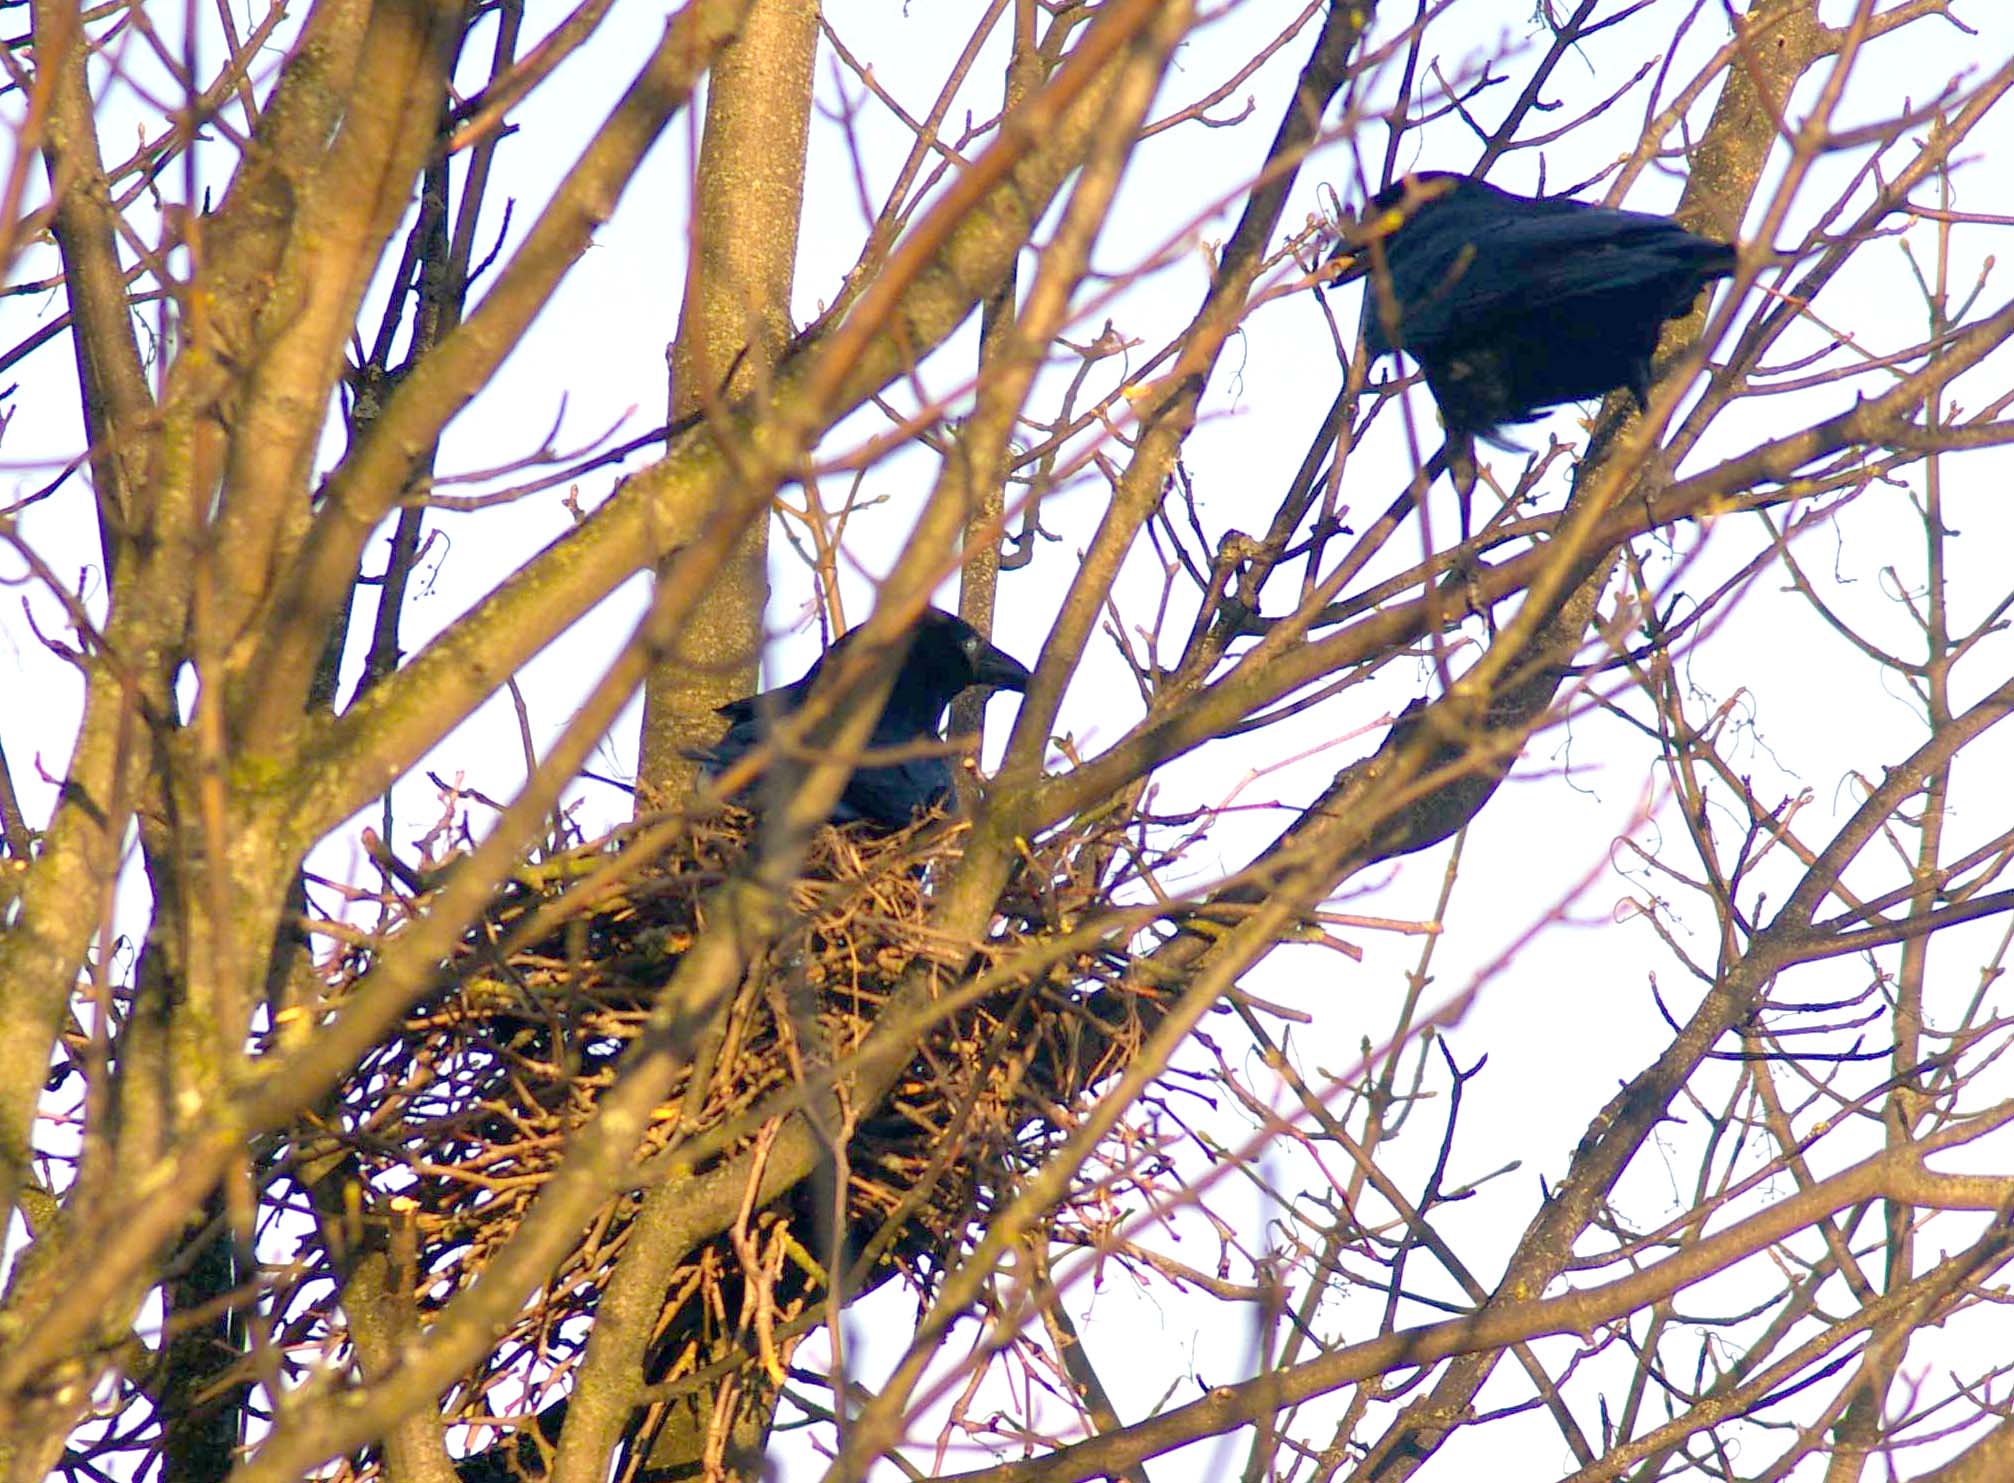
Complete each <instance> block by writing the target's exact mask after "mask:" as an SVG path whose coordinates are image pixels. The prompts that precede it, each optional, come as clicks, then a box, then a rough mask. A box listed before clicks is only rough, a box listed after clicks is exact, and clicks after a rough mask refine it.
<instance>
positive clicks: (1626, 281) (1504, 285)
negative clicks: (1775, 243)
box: [1369, 203, 1733, 353]
mask: <svg viewBox="0 0 2014 1483" xmlns="http://www.w3.org/2000/svg"><path fill="white" fill-rule="evenodd" d="M1562 204H1565V203H1562ZM1390 261H1391V278H1392V292H1393V295H1394V297H1395V298H1396V299H1397V301H1398V305H1399V339H1400V344H1401V346H1402V347H1404V348H1407V349H1413V348H1419V347H1426V348H1431V347H1432V346H1434V345H1436V344H1440V343H1447V342H1450V341H1456V340H1459V339H1462V338H1465V337H1471V336H1474V335H1476V334H1478V333H1479V332H1485V331H1486V330H1487V328H1488V326H1489V325H1491V324H1492V323H1494V322H1498V321H1501V320H1504V319H1508V318H1518V317H1530V316H1533V315H1540V314H1545V313H1548V312H1557V311H1560V310H1563V309H1565V308H1566V306H1569V305H1572V304H1573V303H1575V302H1576V301H1583V300H1587V299H1590V298H1608V297H1612V296H1613V297H1626V296H1629V295H1632V294H1645V293H1649V294H1657V295H1663V294H1665V293H1667V292H1668V291H1669V290H1670V287H1671V285H1673V284H1674V283H1675V282H1685V283H1688V285H1689V286H1690V285H1696V283H1697V282H1699V281H1703V280H1704V279H1706V278H1710V277H1714V276H1717V275H1718V274H1720V273H1723V272H1726V271H1728V270H1729V269H1731V268H1732V266H1733V249H1732V248H1731V247H1729V246H1727V245H1726V244H1725V243H1721V242H1714V241H1711V240H1710V239H1708V238H1705V237H1699V236H1695V235H1694V234H1692V233H1690V232H1688V231H1686V230H1685V229H1684V228H1683V227H1680V226H1678V225H1677V224H1676V223H1674V222H1673V221H1671V220H1670V219H1669V218H1668V217H1662V216H1652V215H1649V214H1647V213H1643V212H1635V211H1605V210H1585V209H1583V210H1579V211H1557V212H1546V213H1544V214H1539V215H1529V216H1521V217H1505V216H1501V215H1497V216H1492V217H1488V218H1484V217H1482V216H1481V214H1479V213H1472V212H1466V211H1464V212H1459V213H1456V212H1448V213H1445V214H1443V215H1442V216H1439V217H1428V218H1425V219H1423V220H1421V221H1419V222H1417V223H1415V224H1414V226H1413V227H1412V228H1410V229H1409V230H1408V231H1407V233H1406V234H1405V235H1404V236H1402V237H1400V238H1398V239H1395V246H1394V248H1393V250H1392V252H1391V254H1390ZM1373 302H1374V301H1373ZM1664 307H1665V306H1664V305H1663V304H1662V303H1660V304H1659V305H1657V306H1656V308H1655V309H1654V310H1653V311H1652V312H1653V313H1654V315H1655V317H1657V318H1662V317H1663V313H1662V311H1663V309H1664ZM1369 331H1370V336H1371V340H1372V343H1373V348H1374V350H1376V351H1377V352H1378V353H1382V350H1383V349H1384V348H1389V347H1385V346H1384V344H1383V342H1384V336H1383V331H1382V325H1381V324H1380V323H1379V319H1378V316H1377V315H1376V314H1375V312H1373V314H1372V319H1371V322H1370V325H1369Z"/></svg>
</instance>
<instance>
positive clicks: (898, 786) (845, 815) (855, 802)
mask: <svg viewBox="0 0 2014 1483" xmlns="http://www.w3.org/2000/svg"><path fill="white" fill-rule="evenodd" d="M952 797H953V794H952V790H951V764H950V763H949V762H947V761H946V760H945V759H944V758H942V757H916V758H911V759H909V760H907V761H904V762H892V763H890V764H889V765H888V766H886V767H863V768H860V769H859V770H858V771H856V772H855V773H854V774H853V776H852V777H851V778H849V779H847V782H846V791H845V792H844V793H842V794H840V795H839V802H838V804H837V805H836V806H835V807H834V808H833V810H832V822H833V823H835V824H844V823H848V822H850V821H851V820H854V819H867V820H870V821H872V822H873V823H876V824H880V825H884V826H886V827H887V828H890V829H899V828H901V827H902V826H903V825H905V824H908V823H910V822H911V821H912V820H913V819H914V818H915V817H916V816H917V815H918V814H921V813H927V812H928V811H929V810H931V809H933V808H940V807H948V806H949V805H950V803H951V801H952Z"/></svg>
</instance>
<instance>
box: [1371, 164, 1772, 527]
mask: <svg viewBox="0 0 2014 1483" xmlns="http://www.w3.org/2000/svg"><path fill="white" fill-rule="evenodd" d="M1362 221H1363V227H1364V232H1365V233H1366V234H1368V235H1369V236H1371V237H1372V238H1373V240H1377V241H1381V242H1382V244H1383V256H1384V261H1385V267H1386V275H1385V280H1384V281H1383V282H1381V281H1380V280H1379V277H1378V275H1377V274H1376V273H1375V272H1372V274H1371V275H1370V281H1369V282H1368V283H1367V284H1366V285H1365V296H1364V340H1365V345H1366V348H1367V349H1368V351H1369V352H1370V354H1371V355H1372V356H1374V357H1375V356H1380V355H1389V354H1391V353H1392V352H1394V351H1399V350H1403V351H1405V352H1406V353H1407V354H1408V355H1410V356H1411V357H1412V358H1413V359H1414V360H1415V361H1417V362H1419V366H1420V370H1421V371H1422V372H1423V373H1424V374H1425V376H1426V380H1427V388H1428V390H1430V391H1431V392H1432V393H1433V396H1434V402H1435V404H1436V405H1437V406H1439V408H1440V412H1441V421H1442V423H1443V424H1444V425H1445V427H1446V429H1447V442H1448V473H1449V476H1450V477H1451V478H1452V479H1453V481H1454V484H1455V487H1456V489H1457V491H1458V492H1459V493H1460V494H1461V496H1462V536H1463V538H1464V539H1466V538H1467V537H1468V534H1469V531H1468V498H1469V495H1470V493H1471V492H1472V491H1473V490H1474V488H1475V448H1474V442H1473V440H1474V439H1475V438H1478V437H1479V438H1482V439H1484V440H1485V441H1489V442H1496V432H1497V429H1498V428H1499V427H1501V426H1502V425H1503V424H1505V423H1508V422H1529V421H1530V420H1531V419H1532V418H1534V417H1535V416H1537V415H1538V414H1539V413H1540V412H1541V411H1543V410H1544V409H1545V408H1547V407H1553V406H1557V405H1558V404H1560V403H1561V402H1578V401H1584V400H1586V399H1587V398H1589V397H1596V396H1601V395H1602V394H1604V393H1606V392H1609V391H1613V390H1615V389H1616V388H1618V387H1622V388H1626V389H1627V390H1628V391H1629V392H1630V394H1631V395H1633V396H1634V397H1635V398H1636V403H1637V406H1638V407H1639V408H1642V407H1644V406H1647V405H1648V404H1649V400H1650V362H1651V356H1652V355H1653V354H1654V353H1655V352H1656V350H1657V335H1658V330H1659V329H1660V328H1661V327H1662V326H1663V324H1664V322H1665V321H1666V320H1667V319H1675V318H1677V317H1678V316H1680V315H1683V314H1684V313H1686V312H1687V311H1688V310H1689V309H1691V307H1692V303H1693V300H1694V299H1695V298H1697V297H1698V295H1699V291H1700V289H1701V288H1703V287H1705V286H1706V285H1707V284H1708V283H1710V282H1712V281H1713V280H1714V279H1716V278H1725V277H1726V276H1727V275H1728V274H1730V273H1732V272H1733V271H1734V248H1733V246H1732V245H1731V244H1729V243H1726V242H1716V241H1714V240H1713V239H1712V238H1709V237H1701V236H1699V235H1697V234H1695V233H1693V232H1689V231H1687V230H1686V229H1685V228H1684V227H1682V226H1680V225H1679V224H1678V223H1677V222H1675V221H1673V220H1672V219H1671V218H1670V217H1668V216H1653V215H1650V214H1649V213H1646V212H1642V211H1617V210H1615V209H1613V208H1611V207H1608V206H1591V205H1589V204H1587V203H1586V202H1584V201H1574V200H1568V199H1565V198H1563V197H1555V198H1552V199H1546V198H1541V197H1531V196H1516V195H1512V194H1511V193H1510V192H1509V191H1505V190H1499V189H1498V188H1497V187H1496V186H1493V185H1488V184H1486V183H1484V182H1483V181H1480V180H1471V179H1469V178H1468V177H1467V176H1464V175H1452V174H1448V173H1446V172H1444V171H1426V172H1422V173H1420V174H1417V175H1408V176H1406V177H1405V178H1404V179H1402V180H1400V181H1398V182H1397V183H1396V184H1394V185H1392V186H1389V187H1387V188H1386V189H1385V190H1383V191H1380V192H1379V193H1378V194H1377V195H1376V196H1375V197H1374V198H1372V200H1371V203H1370V205H1369V206H1368V207H1367V208H1366V209H1365V212H1364V214H1363V218H1362ZM1344 251H1346V252H1353V253H1356V254H1357V255H1358V256H1359V257H1360V258H1364V259H1366V260H1368V254H1367V253H1365V252H1364V251H1362V250H1361V249H1356V248H1347V247H1346V248H1345V249H1344ZM1387 284H1389V289H1390V298H1389V300H1387V299H1386V297H1385V289H1386V285H1387ZM1499 446H1509V445H1504V444H1499Z"/></svg>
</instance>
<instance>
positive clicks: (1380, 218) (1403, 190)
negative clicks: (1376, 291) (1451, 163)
mask: <svg viewBox="0 0 2014 1483" xmlns="http://www.w3.org/2000/svg"><path fill="white" fill-rule="evenodd" d="M1476 185H1477V182H1476V181H1473V180H1470V179H1469V178H1468V176H1466V175H1457V174H1455V173H1454V172H1453V171H1452V170H1419V171H1415V172H1414V173H1413V174H1411V175H1401V176H1400V177H1399V178H1398V179H1397V180H1394V181H1393V182H1392V183H1391V184H1390V185H1388V186H1386V187H1385V188H1384V189H1383V190H1381V191H1379V192H1378V193H1377V194H1376V195H1375V196H1372V197H1371V199H1370V203H1369V204H1368V205H1366V206H1365V207H1364V212H1363V215H1362V216H1361V217H1360V218H1359V230H1361V231H1362V232H1363V234H1364V235H1365V236H1378V237H1388V236H1390V235H1391V234H1392V233H1394V232H1396V231H1398V230H1399V228H1401V227H1403V226H1404V225H1405V224H1406V223H1407V222H1408V221H1411V220H1412V218H1413V217H1414V215H1415V214H1416V213H1417V212H1418V211H1419V209H1420V208H1421V207H1422V206H1425V205H1426V204H1427V203H1428V202H1430V201H1439V200H1443V199H1445V198H1446V197H1448V196H1453V195H1459V194H1463V193H1466V192H1467V191H1469V190H1470V189H1471V188H1472V187H1474V186H1476Z"/></svg>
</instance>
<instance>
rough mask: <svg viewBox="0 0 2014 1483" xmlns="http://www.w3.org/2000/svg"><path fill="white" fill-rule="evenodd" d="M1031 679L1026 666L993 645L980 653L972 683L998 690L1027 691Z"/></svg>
mask: <svg viewBox="0 0 2014 1483" xmlns="http://www.w3.org/2000/svg"><path fill="white" fill-rule="evenodd" d="M1031 678H1032V676H1030V675H1029V673H1028V667H1027V666H1026V665H1025V664H1023V663H1022V662H1021V661H1020V660H1018V659H1016V658H1015V657H1014V656H1013V655H1012V654H1008V653H1006V652H1004V651H1002V650H1000V649H996V648H994V647H993V646H992V645H991V644H988V645H986V647H985V648H983V649H981V650H980V651H979V657H978V659H977V660H976V661H975V662H974V663H973V666H972V683H973V684H975V685H991V686H992V687H993V688H994V689H996V690H1026V689H1027V688H1028V681H1029V680H1030V679H1031Z"/></svg>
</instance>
